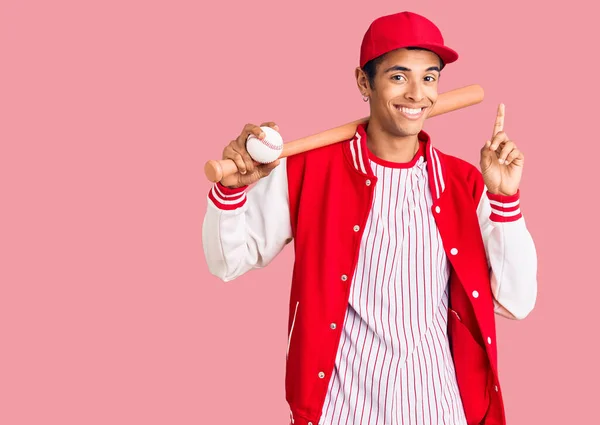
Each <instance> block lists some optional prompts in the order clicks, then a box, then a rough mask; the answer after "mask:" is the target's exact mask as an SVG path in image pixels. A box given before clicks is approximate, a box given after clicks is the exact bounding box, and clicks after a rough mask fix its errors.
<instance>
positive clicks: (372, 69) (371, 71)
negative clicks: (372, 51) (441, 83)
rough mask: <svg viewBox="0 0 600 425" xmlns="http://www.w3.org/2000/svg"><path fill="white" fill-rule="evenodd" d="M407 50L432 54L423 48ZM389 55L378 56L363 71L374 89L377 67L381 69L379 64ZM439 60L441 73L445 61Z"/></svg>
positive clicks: (409, 48) (408, 48)
mask: <svg viewBox="0 0 600 425" xmlns="http://www.w3.org/2000/svg"><path fill="white" fill-rule="evenodd" d="M406 50H426V51H428V52H431V50H428V49H424V48H422V47H407V48H406ZM388 53H389V52H388ZM388 53H385V54H383V55H381V56H378V57H376V58H375V59H371V60H370V61H369V62H367V63H366V64H365V66H363V68H362V70H363V71H364V72H365V74H367V78H368V79H369V84H370V85H371V88H373V87H374V86H375V75H376V74H377V67H379V64H380V63H381V62H383V60H384V59H385V57H386V55H387V54H388ZM431 53H435V52H431ZM438 57H439V56H438ZM439 59H440V71H441V70H442V69H444V61H443V60H442V58H439Z"/></svg>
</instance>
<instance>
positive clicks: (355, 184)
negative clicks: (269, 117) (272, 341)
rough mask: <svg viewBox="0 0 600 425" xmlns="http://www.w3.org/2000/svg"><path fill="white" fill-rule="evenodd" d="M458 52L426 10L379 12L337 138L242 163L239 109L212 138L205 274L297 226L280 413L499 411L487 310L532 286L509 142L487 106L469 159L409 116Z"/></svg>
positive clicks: (454, 414) (449, 417)
mask: <svg viewBox="0 0 600 425" xmlns="http://www.w3.org/2000/svg"><path fill="white" fill-rule="evenodd" d="M457 58H458V55H457V54H456V53H455V52H454V51H453V50H451V49H450V48H448V47H446V46H445V45H444V40H443V38H442V35H441V33H440V31H439V29H438V28H437V27H436V26H435V25H434V24H433V23H432V22H431V21H429V20H427V19H426V18H424V17H422V16H419V15H416V14H414V13H408V12H403V13H399V14H394V15H389V16H384V17H381V18H379V19H377V20H375V21H374V22H373V23H372V24H371V26H370V27H369V29H368V31H367V33H366V34H365V36H364V39H363V43H362V47H361V56H360V66H359V67H358V68H357V70H356V78H357V84H358V87H359V90H360V92H361V94H362V96H363V99H364V100H365V101H367V100H368V101H370V109H371V113H370V120H369V123H368V125H366V126H359V127H358V129H357V131H356V135H355V136H354V137H353V138H352V139H351V140H347V141H341V142H340V143H338V144H334V145H331V146H327V147H324V148H321V149H317V150H313V151H310V152H306V153H304V154H300V155H295V156H292V157H289V158H286V159H281V160H278V161H277V162H275V163H273V164H269V165H261V166H255V165H254V164H253V162H252V160H251V159H250V157H249V155H248V153H247V152H246V150H245V148H244V145H245V141H246V138H247V137H248V135H249V134H255V135H256V136H258V137H262V136H261V129H260V128H259V127H258V126H254V125H248V126H246V127H245V128H244V130H243V132H242V133H241V134H240V136H239V137H238V138H237V139H236V140H234V141H232V142H231V143H230V144H229V145H228V146H227V147H226V148H225V150H224V153H223V158H229V159H232V160H234V161H235V162H236V164H237V166H238V170H239V173H238V174H236V175H235V176H231V177H228V178H226V179H224V180H223V181H221V182H219V183H217V184H215V185H214V187H213V188H212V189H211V191H210V193H209V195H208V199H209V201H208V210H207V212H206V217H205V221H204V228H203V244H204V250H205V255H206V259H207V262H208V266H209V269H210V271H211V273H213V274H214V275H215V276H218V277H219V278H221V279H222V280H224V281H231V280H233V279H235V278H237V277H238V276H240V275H242V274H243V273H246V272H247V271H249V270H252V269H255V268H261V267H265V266H266V265H268V264H269V262H270V261H271V260H272V259H273V258H274V257H275V256H276V255H277V254H278V253H279V252H280V251H281V250H282V249H283V248H284V246H285V245H286V244H287V243H289V242H290V241H291V240H294V249H295V264H294V272H293V280H292V287H291V299H290V306H289V307H290V308H289V327H288V329H289V340H288V347H287V350H288V352H287V366H286V368H287V370H286V398H287V401H288V403H289V405H290V410H291V423H293V424H295V425H317V424H322V425H331V424H343V425H350V424H352V425H367V424H369V425H370V424H373V425H375V424H377V425H380V424H385V425H395V424H427V425H429V424H445V425H458V424H504V423H505V415H504V407H503V402H502V392H501V389H500V384H499V380H498V369H497V345H496V332H495V313H497V314H499V315H502V316H505V317H508V318H511V319H523V318H525V317H526V316H527V315H528V314H529V313H530V312H531V310H532V309H533V306H534V304H535V300H536V293H537V281H536V272H537V259H536V251H535V247H534V243H533V241H532V238H531V236H530V234H529V232H528V230H527V228H526V225H525V221H524V218H523V216H522V214H521V211H520V208H519V198H520V191H519V183H520V180H521V174H522V171H523V163H524V157H523V154H522V153H521V152H520V151H519V150H518V149H517V147H516V146H515V144H514V143H513V142H512V141H511V140H510V139H509V138H508V136H507V134H506V133H505V132H504V131H502V130H503V120H504V109H503V107H502V106H501V107H500V108H499V110H498V116H497V118H496V123H495V126H494V132H493V135H492V137H491V138H490V140H489V141H487V142H486V143H485V145H484V146H483V147H482V149H481V161H480V167H481V170H482V171H481V172H480V171H478V170H477V169H476V168H475V167H474V166H472V165H470V164H468V163H467V162H465V161H462V160H460V159H458V158H455V157H452V156H449V155H446V154H444V153H442V152H440V151H439V150H437V149H436V148H434V147H433V144H432V142H431V140H430V138H429V136H428V135H427V133H425V132H424V131H423V130H422V127H423V123H424V120H425V118H426V116H427V115H428V114H429V112H430V111H431V109H432V107H433V105H435V102H436V99H437V96H438V79H439V75H440V71H441V69H442V68H443V67H444V66H446V65H447V64H449V63H451V62H453V61H455V60H456V59H457ZM266 124H267V125H270V126H272V127H274V128H276V129H277V126H276V125H275V124H274V123H266ZM254 183H256V184H255V186H254V187H253V188H252V189H251V190H248V186H249V185H251V184H254Z"/></svg>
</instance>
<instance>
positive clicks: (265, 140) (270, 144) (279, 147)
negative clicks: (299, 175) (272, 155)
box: [250, 134, 283, 151]
mask: <svg viewBox="0 0 600 425" xmlns="http://www.w3.org/2000/svg"><path fill="white" fill-rule="evenodd" d="M250 136H251V137H253V138H255V139H258V137H256V136H255V135H254V134H251V135H250ZM258 140H260V141H261V143H262V144H263V145H265V146H266V147H268V148H271V149H273V150H276V151H278V150H279V149H281V148H282V147H283V145H279V146H277V145H274V144H272V143H269V141H268V140H267V139H266V138H265V139H264V140H262V139H258Z"/></svg>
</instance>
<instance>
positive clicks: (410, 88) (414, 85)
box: [404, 80, 424, 102]
mask: <svg viewBox="0 0 600 425" xmlns="http://www.w3.org/2000/svg"><path fill="white" fill-rule="evenodd" d="M404 97H405V98H406V99H409V100H411V101H413V102H420V101H422V100H423V98H424V94H423V87H422V85H421V82H420V81H415V80H413V81H411V82H409V83H408V85H407V89H406V93H404Z"/></svg>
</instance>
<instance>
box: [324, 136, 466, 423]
mask: <svg viewBox="0 0 600 425" xmlns="http://www.w3.org/2000/svg"><path fill="white" fill-rule="evenodd" d="M420 148H421V149H420V150H419V152H418V153H417V155H415V157H414V159H413V160H412V161H411V162H410V163H407V164H398V163H392V162H388V161H384V160H382V159H379V158H377V157H375V156H374V155H371V156H370V159H369V160H370V165H371V168H372V170H373V172H374V174H375V175H376V176H377V178H378V181H379V184H378V186H377V187H376V189H375V194H374V198H373V204H372V207H371V210H370V214H369V218H368V220H367V224H366V227H365V233H364V234H363V237H362V239H361V245H360V253H359V258H358V264H357V268H356V271H355V274H354V277H353V282H352V286H351V291H350V298H349V302H348V310H347V313H346V318H345V321H344V325H343V326H344V327H343V331H342V336H341V342H340V348H339V350H338V353H337V356H336V361H335V368H334V372H333V375H332V379H331V381H330V383H329V388H328V391H327V397H326V399H325V403H324V407H323V416H322V417H321V420H320V422H319V423H320V424H321V425H377V424H389V425H395V424H398V425H400V424H414V425H417V424H427V425H434V424H456V425H459V424H465V423H466V421H465V417H464V412H463V408H462V403H461V399H460V395H459V391H458V387H457V383H456V376H455V370H454V365H453V362H452V354H451V351H450V346H449V343H448V333H447V316H448V291H447V289H448V279H449V274H450V267H449V264H448V259H447V257H446V254H445V252H444V249H443V248H442V241H441V237H440V235H439V232H438V230H437V227H436V224H435V220H434V219H433V217H432V212H431V206H432V204H433V200H432V196H431V193H430V190H429V183H428V176H427V169H426V167H427V163H426V161H425V155H424V149H425V143H423V142H421V143H420Z"/></svg>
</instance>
